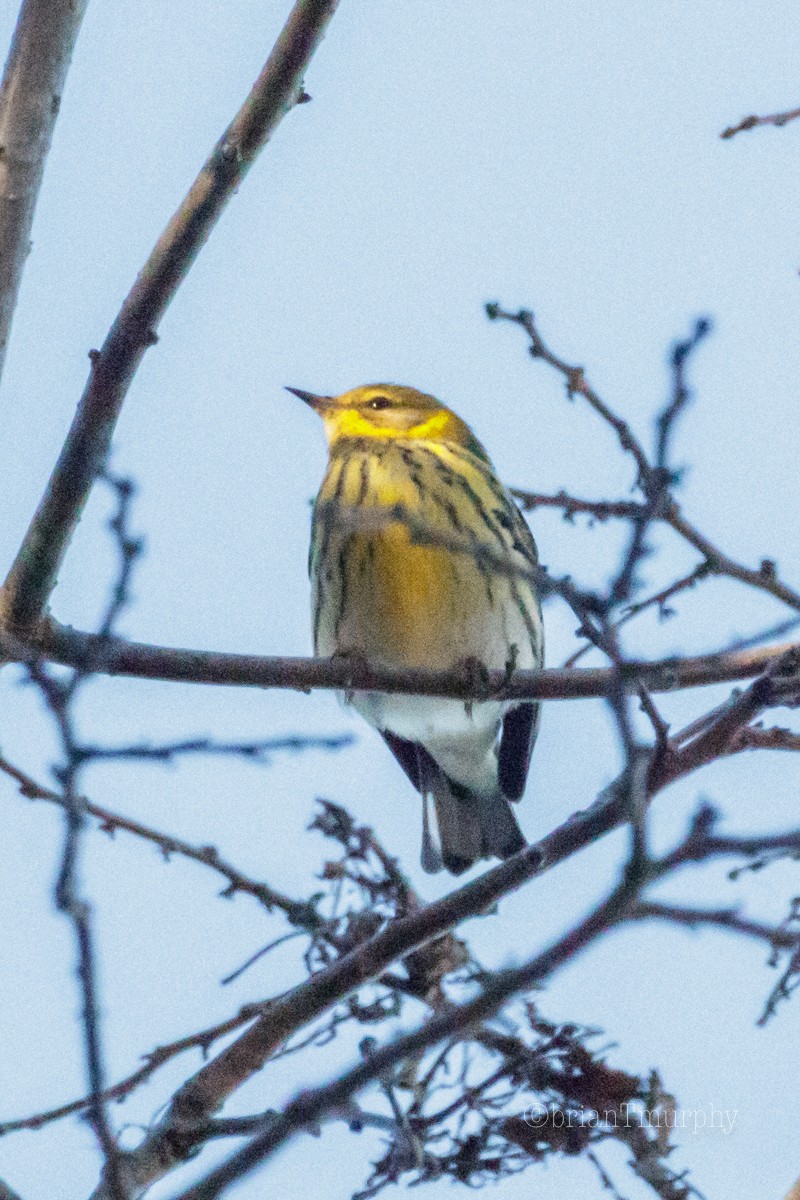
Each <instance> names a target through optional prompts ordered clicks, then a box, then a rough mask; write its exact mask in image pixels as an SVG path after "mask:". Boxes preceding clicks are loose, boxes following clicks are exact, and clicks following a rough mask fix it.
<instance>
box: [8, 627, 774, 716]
mask: <svg viewBox="0 0 800 1200" xmlns="http://www.w3.org/2000/svg"><path fill="white" fill-rule="evenodd" d="M4 642H5V645H4ZM789 649H791V644H790V643H786V644H781V645H777V646H767V647H763V646H759V647H754V648H747V649H743V650H736V651H725V650H721V651H718V652H716V653H714V654H701V655H698V656H696V657H691V658H664V659H658V660H655V661H652V662H647V661H637V660H630V661H626V662H623V663H621V664H620V665H619V666H618V667H616V668H613V669H611V668H585V667H584V668H579V669H558V668H548V669H546V670H543V671H514V672H513V673H511V674H510V675H509V674H508V673H507V672H505V671H488V672H487V674H486V695H485V696H482V697H481V696H476V692H475V678H474V673H473V674H472V675H468V674H467V673H465V672H464V671H460V670H458V669H455V670H451V671H424V670H408V669H407V670H397V669H394V668H391V667H383V666H377V665H375V666H372V665H370V664H368V663H366V662H359V661H356V660H351V659H344V658H293V657H288V656H287V657H262V656H261V655H255V654H224V653H217V652H215V651H212V650H183V649H178V648H173V647H168V646H153V645H148V644H146V643H143V642H128V641H125V640H124V639H122V638H114V637H111V638H101V637H99V636H98V635H96V634H92V633H82V632H80V631H78V630H76V629H70V628H67V627H66V626H63V625H58V624H57V623H55V622H44V623H43V626H42V628H41V630H40V632H39V633H37V635H36V638H35V639H31V641H30V642H29V643H27V644H23V643H21V642H20V640H19V639H18V638H13V639H12V638H5V639H4V637H3V635H2V632H0V661H2V659H3V658H5V659H6V661H8V662H25V661H28V660H30V659H36V658H44V659H47V660H50V661H52V662H58V663H63V664H64V665H65V666H71V667H79V668H81V669H84V670H86V671H93V672H96V673H98V674H101V675H127V676H133V677H135V678H139V679H161V680H165V681H172V682H175V683H211V684H229V685H235V686H239V687H261V688H294V689H296V690H298V691H303V692H308V691H311V690H312V689H316V688H325V689H338V690H345V691H347V690H359V691H375V692H387V693H403V694H406V695H409V694H410V695H418V696H446V697H447V696H453V697H457V698H459V699H461V698H463V699H470V698H472V699H481V698H484V699H485V698H486V697H487V696H490V695H491V696H499V697H505V698H509V699H516V700H521V699H534V698H535V699H539V700H577V699H586V698H588V697H593V696H607V695H608V693H609V691H610V690H611V688H612V687H614V686H616V682H615V681H616V680H618V679H619V677H620V675H621V676H622V678H623V679H624V680H625V681H626V683H628V684H629V685H630V688H631V690H634V689H635V688H636V686H637V685H639V684H642V685H644V686H645V687H646V688H647V689H648V691H651V692H671V691H676V690H678V689H681V688H690V687H701V686H704V685H706V684H712V683H729V682H733V681H735V680H738V679H752V678H753V677H754V676H756V675H759V674H760V673H761V672H762V671H764V670H765V669H766V668H767V667H769V665H770V663H773V662H775V661H776V660H777V659H779V658H780V657H781V656H782V655H783V654H785V653H786V652H787V650H789Z"/></svg>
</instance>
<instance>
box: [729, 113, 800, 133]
mask: <svg viewBox="0 0 800 1200" xmlns="http://www.w3.org/2000/svg"><path fill="white" fill-rule="evenodd" d="M798 117H800V108H790V109H789V110H788V112H779V113H772V115H771V116H768V117H755V116H750V117H743V118H742V120H741V121H740V122H739V123H738V125H729V126H728V128H727V129H723V131H722V133H721V134H720V135H719V136H720V137H721V138H732V137H734V135H735V134H737V133H742V132H743V131H744V130H745V129H756V128H757V127H758V126H759V125H773V126H774V127H775V128H776V129H781V128H782V127H783V126H784V125H788V124H789V122H790V121H796V120H797V118H798Z"/></svg>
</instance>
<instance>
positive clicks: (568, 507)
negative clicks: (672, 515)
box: [511, 488, 643, 521]
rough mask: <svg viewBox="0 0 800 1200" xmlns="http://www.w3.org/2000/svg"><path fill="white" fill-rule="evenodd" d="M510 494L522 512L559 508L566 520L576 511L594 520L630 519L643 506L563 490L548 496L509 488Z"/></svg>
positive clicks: (635, 502) (629, 501)
mask: <svg viewBox="0 0 800 1200" xmlns="http://www.w3.org/2000/svg"><path fill="white" fill-rule="evenodd" d="M511 495H512V496H513V497H514V499H515V500H517V501H518V502H519V506H520V508H521V509H522V510H523V512H533V510H534V509H536V508H560V509H563V511H564V519H565V520H566V521H572V520H574V518H575V515H576V514H577V513H581V514H584V515H586V516H589V517H592V518H593V519H594V520H596V521H608V520H610V519H611V518H612V517H624V518H625V519H626V520H630V519H631V518H634V519H635V518H636V517H638V516H639V515H640V514H641V511H642V508H643V505H642V504H640V503H639V502H638V501H637V500H580V499H579V498H578V497H577V496H570V495H568V494H567V492H564V491H561V492H556V494H555V495H554V496H549V495H546V494H545V493H543V492H527V491H524V490H523V489H522V488H511Z"/></svg>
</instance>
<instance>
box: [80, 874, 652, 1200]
mask: <svg viewBox="0 0 800 1200" xmlns="http://www.w3.org/2000/svg"><path fill="white" fill-rule="evenodd" d="M636 890H637V885H636V884H635V883H634V882H632V881H631V880H630V879H627V878H626V879H623V881H622V882H621V883H620V885H619V886H618V887H617V888H615V889H614V891H613V892H612V893H611V894H610V895H609V896H608V898H607V899H606V900H604V901H603V903H602V904H600V905H598V907H597V908H596V909H594V911H593V912H591V913H590V914H589V915H588V916H587V917H586V918H584V920H583V921H581V922H580V923H579V924H578V925H576V926H575V927H574V928H573V929H571V930H570V931H569V933H568V934H567V935H566V936H565V937H563V938H561V939H559V940H558V941H557V942H554V943H553V944H552V945H551V946H549V947H548V948H547V949H546V950H544V951H542V953H541V954H537V955H536V957H535V958H532V959H531V960H530V961H529V962H527V963H525V964H524V965H523V966H521V967H516V968H513V969H511V970H507V971H501V972H498V973H497V974H496V975H494V976H493V977H492V979H491V981H490V983H489V984H488V985H487V986H486V987H485V988H484V989H483V991H481V992H480V993H479V994H478V995H477V996H476V997H475V998H474V999H473V1000H469V1001H467V1002H466V1003H464V1004H459V1005H453V1006H452V1007H451V1008H449V1009H447V1010H445V1011H444V1012H443V1013H441V1014H439V1015H438V1016H434V1017H432V1018H431V1019H430V1020H429V1021H428V1022H426V1023H425V1024H424V1025H422V1026H421V1027H420V1028H418V1029H416V1030H415V1031H414V1032H412V1033H409V1034H405V1035H404V1036H402V1037H399V1038H396V1039H395V1040H394V1041H392V1042H390V1043H389V1044H388V1045H386V1046H383V1047H381V1048H379V1049H377V1050H375V1051H374V1052H373V1053H372V1054H371V1055H370V1056H369V1057H368V1058H367V1059H366V1060H365V1061H364V1062H362V1063H359V1065H358V1066H356V1067H353V1068H352V1069H351V1070H349V1071H347V1072H345V1074H343V1075H342V1076H340V1077H339V1078H338V1079H336V1080H334V1081H333V1082H331V1083H329V1084H327V1085H325V1086H323V1087H319V1088H314V1089H313V1090H310V1091H307V1092H301V1093H300V1094H299V1095H298V1096H296V1097H295V1099H294V1100H293V1101H291V1103H290V1104H289V1105H288V1106H287V1107H286V1108H285V1109H284V1111H283V1113H282V1114H281V1116H280V1117H279V1118H278V1119H277V1120H275V1121H271V1122H270V1124H269V1126H268V1128H267V1129H266V1130H265V1131H264V1132H262V1133H260V1134H258V1135H256V1136H255V1137H254V1138H253V1139H252V1141H250V1142H249V1143H248V1144H247V1145H246V1146H245V1147H244V1148H243V1149H242V1150H240V1151H238V1153H236V1154H234V1155H232V1156H231V1158H229V1159H228V1161H227V1162H224V1163H223V1164H222V1165H221V1166H220V1167H218V1168H217V1169H216V1170H214V1171H212V1172H210V1174H208V1175H207V1176H206V1177H205V1178H204V1179H203V1180H201V1181H200V1183H198V1184H196V1185H195V1186H193V1187H189V1188H188V1189H187V1190H186V1191H184V1192H182V1193H181V1195H180V1197H178V1198H177V1200H214V1198H215V1197H217V1196H220V1195H221V1194H222V1192H223V1191H224V1190H225V1189H226V1188H227V1187H229V1186H230V1184H232V1183H234V1182H235V1181H236V1180H238V1179H241V1178H243V1177H244V1176H245V1175H247V1174H249V1172H250V1171H252V1170H253V1168H254V1167H256V1166H258V1164H259V1163H261V1162H263V1161H264V1160H265V1159H266V1158H268V1157H270V1156H271V1155H272V1154H274V1153H275V1151H276V1150H278V1149H279V1148H280V1147H281V1146H283V1145H285V1143H286V1142H288V1141H289V1140H290V1139H291V1138H292V1137H294V1135H295V1134H296V1133H298V1132H299V1131H300V1130H301V1129H305V1128H307V1127H308V1126H309V1125H311V1124H313V1123H315V1122H317V1121H319V1120H320V1119H322V1118H323V1117H324V1116H326V1115H327V1114H328V1113H331V1112H335V1111H337V1110H338V1109H339V1107H340V1106H341V1105H343V1104H344V1105H346V1104H347V1103H349V1102H350V1100H351V1098H352V1097H353V1096H354V1095H356V1094H357V1093H358V1092H359V1091H360V1090H361V1089H362V1088H363V1087H365V1086H366V1085H367V1084H368V1083H371V1082H372V1081H373V1080H375V1079H379V1078H380V1077H381V1076H383V1075H385V1074H386V1073H387V1072H389V1071H391V1069H392V1068H393V1067H395V1066H396V1065H397V1064H399V1063H401V1062H403V1061H405V1060H406V1059H408V1058H411V1057H412V1056H414V1055H419V1054H420V1053H421V1052H423V1051H424V1050H427V1049H429V1048H430V1047H432V1046H435V1045H437V1044H438V1043H439V1042H442V1041H444V1040H446V1039H447V1038H450V1037H452V1036H454V1035H455V1034H458V1033H463V1032H464V1031H466V1030H468V1029H469V1028H471V1027H472V1026H474V1025H476V1024H478V1023H479V1022H480V1021H483V1020H486V1019H487V1018H488V1017H491V1016H493V1015H494V1013H496V1012H497V1010H498V1009H499V1008H500V1007H501V1006H502V1004H503V1003H504V1001H505V1000H507V999H508V998H509V996H512V995H514V994H515V993H518V992H521V991H524V990H525V989H526V988H530V987H531V986H532V985H533V984H534V983H538V982H540V981H542V980H544V979H546V978H547V977H549V976H550V975H552V974H553V972H554V971H556V970H557V969H558V968H559V967H561V966H563V965H564V964H565V963H566V962H569V961H571V960H572V959H574V958H575V957H576V956H577V955H578V954H579V953H580V952H581V951H582V950H583V949H585V947H586V946H588V945H589V944H590V943H591V942H592V941H594V939H595V938H596V937H598V935H599V934H601V933H603V932H604V931H605V930H607V929H608V928H610V927H611V926H612V925H614V924H616V923H617V922H618V921H619V920H620V919H621V918H622V917H623V915H624V914H625V912H626V910H627V907H628V905H629V904H630V903H631V902H632V900H633V898H634V896H635V894H636ZM93 1200H105V1198H104V1196H103V1194H102V1193H97V1194H96V1195H95V1197H94V1198H93Z"/></svg>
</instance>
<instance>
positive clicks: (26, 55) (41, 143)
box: [0, 0, 87, 376]
mask: <svg viewBox="0 0 800 1200" xmlns="http://www.w3.org/2000/svg"><path fill="white" fill-rule="evenodd" d="M86 3H87V0H23V4H22V8H21V9H20V13H19V17H18V18H17V27H16V29H15V31H14V39H13V41H12V43H11V51H10V53H9V56H8V61H7V63H6V66H5V71H4V74H3V82H2V87H0V376H2V374H3V364H4V361H5V356H6V350H7V347H8V339H9V333H10V329H11V320H12V317H13V315H14V309H15V307H16V303H17V295H18V294H19V287H20V283H21V282H22V273H23V270H24V267H25V260H26V259H27V257H28V252H29V250H30V236H31V227H32V225H33V214H34V211H35V209H36V201H37V199H38V197H39V188H40V186H41V182H42V176H43V174H44V164H45V161H46V159H47V155H48V152H49V150H50V143H51V141H52V138H53V129H54V128H55V123H56V117H57V116H58V110H59V107H60V105H61V93H62V91H63V90H64V82H65V80H66V76H67V70H68V68H69V64H70V59H71V58H72V51H73V48H74V46H75V41H76V39H77V36H78V30H79V29H80V26H81V21H82V20H83V14H84V13H85V11H86Z"/></svg>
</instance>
